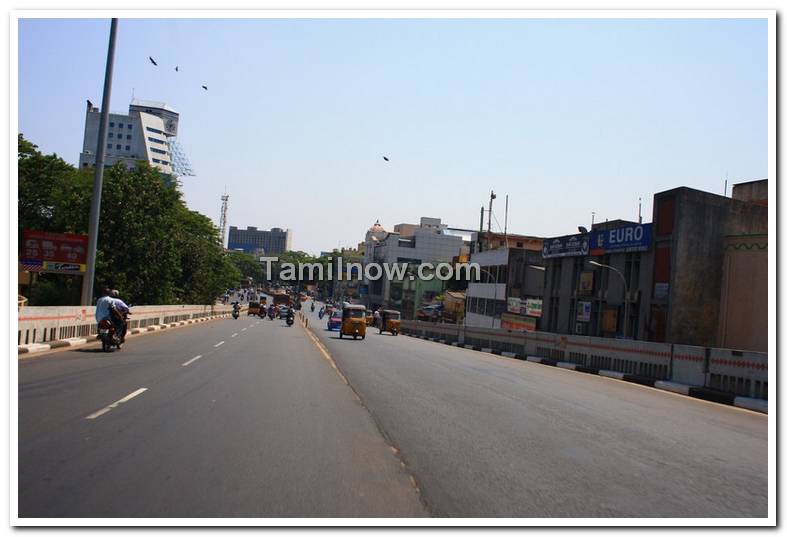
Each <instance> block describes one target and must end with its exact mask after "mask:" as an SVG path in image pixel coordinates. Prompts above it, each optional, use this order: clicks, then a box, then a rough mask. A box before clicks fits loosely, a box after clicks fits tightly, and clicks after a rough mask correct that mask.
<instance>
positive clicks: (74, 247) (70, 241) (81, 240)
mask: <svg viewBox="0 0 787 537" xmlns="http://www.w3.org/2000/svg"><path fill="white" fill-rule="evenodd" d="M22 237H23V238H22V251H21V252H20V255H19V258H20V259H23V260H25V261H51V262H57V263H69V264H75V265H84V264H85V263H87V235H73V234H71V233H50V232H48V231H32V230H29V229H26V230H24V232H23V235H22Z"/></svg>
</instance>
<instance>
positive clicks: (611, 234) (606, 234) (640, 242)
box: [590, 224, 653, 255]
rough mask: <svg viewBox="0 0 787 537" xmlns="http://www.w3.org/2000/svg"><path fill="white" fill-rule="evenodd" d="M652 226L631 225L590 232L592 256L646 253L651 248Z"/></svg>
mask: <svg viewBox="0 0 787 537" xmlns="http://www.w3.org/2000/svg"><path fill="white" fill-rule="evenodd" d="M652 227H653V226H652V225H651V224H629V225H625V226H621V227H617V228H614V229H597V230H594V231H591V232H590V255H604V254H608V253H613V252H644V251H646V250H648V249H649V248H650V244H651V242H652V237H653V232H652V229H651V228H652Z"/></svg>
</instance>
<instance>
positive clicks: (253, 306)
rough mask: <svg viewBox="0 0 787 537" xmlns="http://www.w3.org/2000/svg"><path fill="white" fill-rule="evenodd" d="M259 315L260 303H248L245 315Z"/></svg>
mask: <svg viewBox="0 0 787 537" xmlns="http://www.w3.org/2000/svg"><path fill="white" fill-rule="evenodd" d="M259 314H260V303H259V302H249V311H248V313H247V315H259Z"/></svg>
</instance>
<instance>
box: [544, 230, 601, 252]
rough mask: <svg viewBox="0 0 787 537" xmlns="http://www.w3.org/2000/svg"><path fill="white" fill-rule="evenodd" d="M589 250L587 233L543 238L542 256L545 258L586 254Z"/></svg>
mask: <svg viewBox="0 0 787 537" xmlns="http://www.w3.org/2000/svg"><path fill="white" fill-rule="evenodd" d="M589 251H590V236H589V235H588V234H587V233H582V234H580V235H565V236H563V237H554V238H552V239H544V249H543V256H544V257H545V258H550V257H578V256H584V255H588V252H589Z"/></svg>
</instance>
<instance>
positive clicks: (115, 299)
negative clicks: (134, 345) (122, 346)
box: [112, 289, 131, 343]
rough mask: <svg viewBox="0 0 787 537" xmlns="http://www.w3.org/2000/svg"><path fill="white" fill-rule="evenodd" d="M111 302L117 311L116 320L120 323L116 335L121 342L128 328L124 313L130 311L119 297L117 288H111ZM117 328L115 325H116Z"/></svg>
mask: <svg viewBox="0 0 787 537" xmlns="http://www.w3.org/2000/svg"><path fill="white" fill-rule="evenodd" d="M112 303H113V305H114V307H115V311H116V312H117V314H118V315H117V316H114V315H113V317H117V320H118V322H119V324H120V328H119V329H118V337H120V342H121V343H123V342H124V341H126V331H127V330H128V322H127V321H126V315H127V314H128V313H129V312H130V311H131V310H130V308H129V307H128V305H127V304H126V303H125V302H123V300H121V298H120V291H118V290H117V289H113V290H112ZM116 328H117V325H116Z"/></svg>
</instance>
